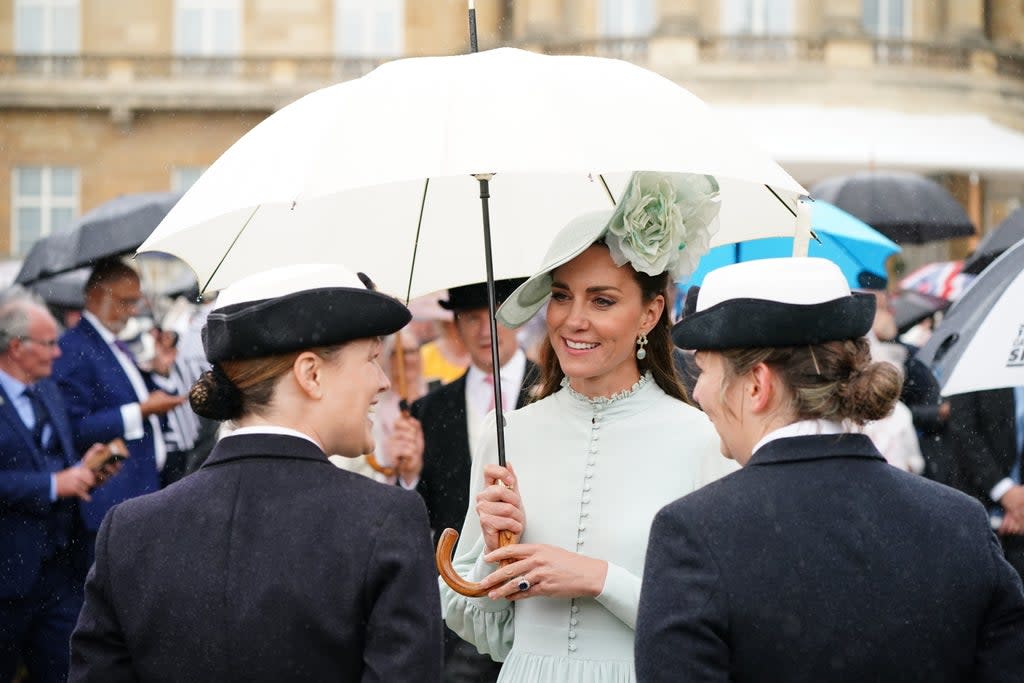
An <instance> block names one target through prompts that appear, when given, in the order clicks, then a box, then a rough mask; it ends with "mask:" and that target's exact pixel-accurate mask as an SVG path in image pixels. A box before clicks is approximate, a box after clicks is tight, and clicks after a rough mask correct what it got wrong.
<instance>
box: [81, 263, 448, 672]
mask: <svg viewBox="0 0 1024 683" xmlns="http://www.w3.org/2000/svg"><path fill="white" fill-rule="evenodd" d="M364 283H368V280H366V279H365V276H361V275H360V276H359V277H357V276H356V275H355V274H353V273H350V272H348V271H346V270H344V269H343V268H340V267H337V266H322V265H316V266H290V267H286V268H280V269H275V270H271V271H267V272H265V273H261V274H259V275H256V276H253V277H250V278H247V279H245V280H242V281H240V282H238V283H237V284H236V285H233V286H231V287H229V288H227V289H225V290H224V291H223V292H222V293H221V295H220V297H219V298H218V302H217V305H216V307H215V308H214V309H213V311H212V312H211V313H210V315H209V319H208V321H207V324H206V328H205V329H204V330H203V341H204V344H205V348H206V353H207V357H208V359H209V360H210V362H211V363H212V364H213V369H212V370H211V371H210V372H208V373H206V374H205V375H203V377H201V378H200V380H199V381H198V382H197V383H196V385H195V386H194V387H193V389H192V393H191V396H190V399H191V402H192V406H193V408H194V410H195V411H196V412H197V413H199V414H200V415H203V416H205V417H210V418H214V419H219V420H228V419H230V420H233V421H234V423H235V425H236V426H237V429H236V430H235V431H234V432H233V433H232V434H231V435H230V436H227V437H225V438H224V439H222V440H221V441H220V443H218V444H217V446H216V448H215V449H214V450H213V452H212V454H211V455H210V457H209V459H208V460H207V461H206V463H205V464H204V465H203V467H202V468H201V469H200V470H199V471H197V472H196V473H194V474H192V475H190V476H188V477H186V478H184V479H183V480H181V481H180V482H178V483H177V484H175V485H173V486H171V487H169V488H167V489H165V490H163V491H160V492H158V493H154V494H152V495H149V496H144V497H141V498H136V499H134V500H130V501H127V502H125V503H124V504H122V505H119V506H117V507H115V508H114V509H112V510H111V511H110V513H108V515H107V517H106V519H105V520H104V522H103V525H102V527H101V529H100V532H99V536H98V540H97V548H96V563H95V565H94V566H93V568H92V570H91V571H90V573H89V578H88V582H87V587H86V600H85V606H84V608H83V611H82V614H81V617H80V619H79V622H78V627H77V629H76V630H75V634H74V636H73V638H72V668H71V680H75V681H119V680H140V681H192V680H224V681H228V680H238V681H241V680H245V681H283V680H288V681H298V680H309V681H322V680H345V681H356V680H362V681H402V680H437V679H438V678H439V676H440V664H441V618H440V607H439V604H440V602H439V596H438V590H437V585H436V573H435V570H434V567H433V558H432V547H431V542H430V530H429V528H428V525H427V515H426V510H425V509H424V506H423V503H422V501H421V500H420V498H419V496H418V495H416V494H415V493H412V492H408V491H404V490H402V489H401V488H399V487H389V486H382V485H380V484H378V483H376V482H373V481H371V480H369V479H366V478H365V477H361V476H359V475H357V474H353V473H351V472H346V471H344V470H342V469H339V468H337V467H334V466H333V465H332V464H331V463H330V462H329V461H328V460H327V454H340V455H344V456H349V457H354V456H358V455H360V454H362V453H368V452H371V451H372V450H373V445H374V444H373V437H372V433H371V430H372V422H371V414H372V412H373V408H374V406H375V404H376V401H377V398H378V396H379V395H380V394H381V393H382V392H384V391H385V390H387V388H388V381H387V378H386V377H385V376H384V373H383V372H382V371H381V368H380V366H379V365H378V356H379V354H380V349H381V342H380V336H381V335H385V334H390V333H393V332H395V331H397V330H398V329H399V328H401V327H403V326H404V325H405V324H406V323H407V322H408V321H409V319H410V314H409V312H408V310H407V309H406V308H405V307H404V306H402V305H401V304H400V303H398V302H397V301H395V300H394V299H392V298H390V297H387V296H385V295H383V294H380V293H377V292H375V291H372V290H371V289H370V288H369V287H368V286H366V284H364Z"/></svg>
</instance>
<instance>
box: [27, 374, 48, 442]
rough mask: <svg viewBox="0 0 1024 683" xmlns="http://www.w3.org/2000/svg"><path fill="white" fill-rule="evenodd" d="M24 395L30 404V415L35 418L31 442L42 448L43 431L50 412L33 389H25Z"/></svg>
mask: <svg viewBox="0 0 1024 683" xmlns="http://www.w3.org/2000/svg"><path fill="white" fill-rule="evenodd" d="M25 395H26V396H28V400H29V402H30V403H31V404H32V414H33V415H35V418H36V423H35V425H34V426H33V427H32V440H33V441H35V442H36V445H37V446H39V447H40V448H43V429H44V428H45V427H46V424H47V422H49V421H50V412H49V411H48V410H47V409H46V404H45V403H43V401H42V399H40V398H39V394H38V393H36V390H35V389H34V388H33V387H25Z"/></svg>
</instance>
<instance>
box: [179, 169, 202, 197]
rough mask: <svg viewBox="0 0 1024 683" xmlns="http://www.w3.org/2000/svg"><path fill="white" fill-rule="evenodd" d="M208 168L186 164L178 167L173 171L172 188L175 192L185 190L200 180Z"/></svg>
mask: <svg viewBox="0 0 1024 683" xmlns="http://www.w3.org/2000/svg"><path fill="white" fill-rule="evenodd" d="M205 170H206V168H205V167H203V166H185V167H182V168H176V169H174V170H173V171H172V172H171V189H172V190H174V191H175V192H184V191H185V190H187V189H188V188H190V187H192V185H193V184H194V183H195V182H196V181H197V180H199V176H201V175H202V174H203V171H205Z"/></svg>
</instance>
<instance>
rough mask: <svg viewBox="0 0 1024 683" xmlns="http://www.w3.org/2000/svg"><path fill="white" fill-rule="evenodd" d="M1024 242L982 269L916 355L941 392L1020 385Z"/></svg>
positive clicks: (1023, 366) (1023, 356)
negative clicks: (933, 375)
mask: <svg viewBox="0 0 1024 683" xmlns="http://www.w3.org/2000/svg"><path fill="white" fill-rule="evenodd" d="M1022 300H1024V245H1017V246H1016V247H1013V248H1012V249H1010V250H1008V251H1007V252H1005V253H1004V254H1003V255H1002V256H1000V257H999V258H998V259H996V260H995V261H994V262H993V263H992V265H990V266H989V267H988V268H986V269H985V272H984V273H982V274H981V275H980V276H978V278H977V279H976V280H975V281H974V282H973V283H971V286H970V287H969V288H968V289H967V291H965V292H964V294H963V296H962V297H961V298H960V300H959V301H957V302H956V303H955V304H954V305H953V306H952V308H950V309H949V311H948V312H947V313H946V315H945V317H944V318H943V320H942V323H941V324H940V325H939V326H938V327H937V328H936V329H935V332H934V333H933V334H932V336H931V338H930V339H929V340H928V343H927V344H925V345H924V347H923V348H922V349H921V351H920V352H919V353H918V357H919V358H920V359H921V360H922V361H923V362H924V363H926V364H928V365H930V366H931V368H932V371H933V372H934V373H935V375H936V377H937V378H938V380H939V385H940V387H941V388H942V394H943V395H944V396H949V395H952V394H961V393H965V392H969V391H982V390H985V389H998V388H1001V387H1017V386H1024V308H1022V307H1021V301H1022Z"/></svg>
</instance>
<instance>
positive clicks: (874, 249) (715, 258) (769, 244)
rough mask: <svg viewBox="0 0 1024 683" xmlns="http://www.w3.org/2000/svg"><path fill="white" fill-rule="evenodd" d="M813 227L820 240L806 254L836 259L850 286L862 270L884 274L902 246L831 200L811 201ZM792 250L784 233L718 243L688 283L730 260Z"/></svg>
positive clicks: (856, 283)
mask: <svg viewBox="0 0 1024 683" xmlns="http://www.w3.org/2000/svg"><path fill="white" fill-rule="evenodd" d="M811 228H812V229H813V230H814V234H815V235H817V236H818V240H820V241H813V240H812V241H811V243H810V248H809V250H808V254H807V255H808V256H819V257H821V258H827V259H828V260H830V261H832V262H834V263H836V264H837V265H838V266H839V267H840V268H841V269H842V271H843V275H845V276H846V280H847V282H849V284H850V286H851V287H860V286H861V284H860V282H859V281H858V276H859V275H860V274H861V273H863V272H869V273H873V274H875V275H878V276H879V277H882V278H885V277H886V271H885V260H886V259H887V258H889V257H890V256H892V255H893V254H895V253H897V252H899V251H900V246H899V245H898V244H896V243H895V242H893V241H892V240H890V239H889V238H888V237H886V236H885V235H883V234H881V233H880V232H878V231H877V230H875V229H874V228H872V227H871V226H870V225H868V224H867V223H865V222H864V221H862V220H860V219H859V218H856V217H855V216H851V215H850V214H848V213H846V212H845V211H843V210H842V209H838V208H836V207H834V206H832V205H831V204H829V203H828V202H822V201H816V202H814V203H813V204H812V205H811ZM792 253H793V240H792V239H791V238H785V237H771V238H767V239H760V240H752V241H750V242H737V243H736V244H733V245H724V246H720V247H715V248H714V249H712V250H711V251H710V252H708V253H707V255H705V256H704V257H703V258H702V259H701V261H700V266H699V267H698V268H697V270H696V271H695V272H694V274H693V275H692V276H691V277H690V279H689V282H688V283H687V284H689V285H699V284H701V282H703V281H704V276H705V275H707V274H708V273H709V272H711V271H712V270H714V269H715V268H719V267H721V266H725V265H729V264H731V263H741V262H743V261H755V260H757V259H765V258H778V257H781V256H789V255H790V254H792Z"/></svg>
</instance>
